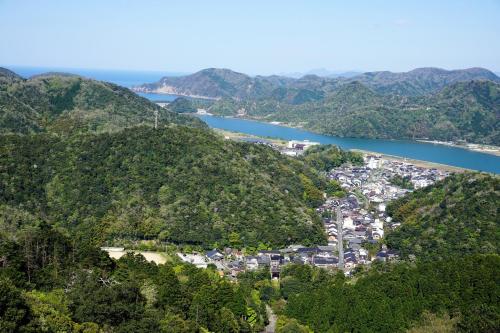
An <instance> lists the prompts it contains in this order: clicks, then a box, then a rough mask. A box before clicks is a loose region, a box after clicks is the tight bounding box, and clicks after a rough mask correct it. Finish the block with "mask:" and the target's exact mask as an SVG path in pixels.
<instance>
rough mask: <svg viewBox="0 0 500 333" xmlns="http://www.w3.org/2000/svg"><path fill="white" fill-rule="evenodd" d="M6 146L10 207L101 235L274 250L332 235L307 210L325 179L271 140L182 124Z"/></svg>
mask: <svg viewBox="0 0 500 333" xmlns="http://www.w3.org/2000/svg"><path fill="white" fill-rule="evenodd" d="M0 147H1V149H0V158H1V160H2V161H3V163H2V170H1V173H0V184H1V187H0V188H1V192H0V202H1V203H3V204H5V205H8V206H10V207H11V208H6V207H4V209H11V210H12V208H15V209H17V210H21V212H22V214H25V213H24V212H28V213H30V214H33V215H35V216H38V217H41V218H44V219H46V220H48V221H50V222H51V223H56V224H58V225H61V226H64V227H66V228H68V229H73V230H80V231H82V232H84V233H89V234H91V235H92V237H94V238H96V239H97V240H98V241H100V242H103V241H106V240H112V239H116V238H128V239H139V238H154V239H161V240H166V241H172V242H176V243H192V244H200V245H203V246H207V247H211V246H213V245H214V244H215V243H218V244H220V245H231V246H243V245H247V246H248V245H252V246H256V245H258V244H259V243H264V244H268V245H272V246H275V247H276V246H283V245H285V244H291V243H296V242H299V243H306V244H307V243H311V244H312V243H321V242H324V240H325V236H324V234H323V230H322V227H321V223H320V222H319V220H318V218H317V216H316V215H315V213H313V212H312V211H310V210H309V208H308V204H309V205H314V204H317V203H319V202H321V192H319V191H318V190H317V188H316V187H320V188H324V187H325V185H324V183H323V181H322V180H321V179H320V178H318V177H317V176H315V174H314V173H313V172H312V170H311V169H309V168H308V167H306V166H305V165H304V164H303V163H302V162H300V161H297V160H293V159H291V158H286V157H284V156H281V155H280V154H279V153H278V152H276V151H274V150H272V149H270V148H267V147H262V146H258V145H252V144H249V143H235V142H231V141H226V140H223V139H222V138H220V137H219V136H217V135H215V134H214V133H212V132H211V131H207V130H204V129H195V128H188V127H181V126H177V127H176V126H170V127H166V128H162V129H159V130H154V129H152V128H147V127H139V128H137V127H136V128H131V129H127V130H126V131H121V132H116V133H112V134H106V133H104V134H100V135H82V136H75V137H71V138H70V139H60V138H58V137H55V136H51V135H45V134H39V135H32V136H14V135H11V136H2V137H0ZM231 235H232V238H231V241H230V236H231ZM231 242H233V243H231Z"/></svg>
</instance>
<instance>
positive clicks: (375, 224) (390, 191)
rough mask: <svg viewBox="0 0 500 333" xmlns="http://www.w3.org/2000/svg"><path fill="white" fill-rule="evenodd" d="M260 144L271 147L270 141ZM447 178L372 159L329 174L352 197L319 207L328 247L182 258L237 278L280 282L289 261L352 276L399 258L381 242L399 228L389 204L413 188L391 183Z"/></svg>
mask: <svg viewBox="0 0 500 333" xmlns="http://www.w3.org/2000/svg"><path fill="white" fill-rule="evenodd" d="M256 143H259V144H266V145H271V142H268V141H262V142H256ZM302 144H303V143H300V142H291V143H290V144H289V147H287V148H284V149H295V150H303V149H306V148H307V145H302ZM312 144H314V143H311V145H312ZM281 149H283V148H281ZM447 175H448V172H446V171H442V170H438V169H433V168H423V167H419V166H416V165H412V164H409V163H405V162H401V161H393V160H387V159H384V158H381V157H379V156H375V155H368V156H365V158H364V165H363V166H345V167H340V168H335V169H333V170H331V171H330V172H329V173H328V178H329V179H332V180H336V181H338V182H339V184H340V186H341V187H342V188H343V189H344V190H345V191H346V192H347V193H348V194H347V196H346V197H344V198H341V199H335V198H328V199H327V200H326V201H325V203H324V204H323V205H322V206H320V207H319V208H317V212H318V214H320V216H322V219H323V225H324V228H325V231H326V234H327V235H328V245H326V246H314V247H304V246H301V245H292V246H289V247H287V248H284V249H279V250H261V251H258V252H257V253H256V254H254V255H244V254H243V253H241V251H237V250H234V249H225V250H224V251H222V252H219V251H218V250H212V251H208V252H206V253H204V254H182V253H179V254H178V256H179V257H180V258H181V259H182V260H183V261H186V262H190V263H192V264H194V265H196V266H198V267H205V268H206V267H207V266H208V265H209V264H213V265H215V266H216V267H217V269H218V270H219V271H220V272H225V273H227V274H229V275H230V276H232V277H236V276H237V275H238V274H239V273H241V272H243V271H246V270H256V269H259V268H262V267H266V268H268V269H269V271H270V274H271V276H272V277H273V278H278V277H279V274H280V271H281V267H282V266H283V265H286V264H289V263H296V264H304V265H313V266H317V267H323V268H331V269H337V268H338V269H342V270H344V272H345V273H346V274H350V273H351V272H352V271H353V269H354V268H356V267H357V266H358V265H369V264H371V263H372V262H373V261H374V260H379V261H388V260H394V259H397V258H398V255H397V253H396V252H395V251H394V250H390V249H387V248H386V247H385V246H380V243H379V240H380V239H382V238H383V237H384V232H385V230H387V229H388V228H396V227H398V226H399V225H398V223H394V222H393V221H392V220H391V217H390V216H388V215H387V213H386V206H387V204H388V202H389V201H391V200H395V199H398V198H400V197H402V196H403V195H405V194H406V193H408V192H409V191H411V190H410V189H403V188H401V187H399V186H398V185H395V184H394V183H393V182H392V179H393V178H394V177H395V176H399V177H401V178H404V179H406V180H408V181H409V182H411V184H412V185H413V187H414V188H420V187H424V186H428V185H431V184H433V183H434V182H436V181H438V180H440V179H443V178H444V177H446V176H447Z"/></svg>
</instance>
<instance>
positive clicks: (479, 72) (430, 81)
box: [353, 67, 500, 96]
mask: <svg viewBox="0 0 500 333" xmlns="http://www.w3.org/2000/svg"><path fill="white" fill-rule="evenodd" d="M353 80H356V81H359V82H361V83H363V84H365V85H367V86H368V87H370V88H372V89H373V90H375V91H376V92H378V93H381V94H396V95H405V96H420V95H425V94H429V93H434V92H437V91H439V90H441V89H443V88H444V87H447V86H449V85H451V84H454V83H457V82H464V81H471V80H489V81H493V82H497V83H500V78H499V77H498V76H496V75H495V73H493V72H491V71H489V70H487V69H484V68H477V67H476V68H467V69H459V70H451V71H447V70H444V69H441V68H432V67H427V68H417V69H414V70H412V71H409V72H402V73H393V72H388V71H383V72H368V73H363V74H361V75H358V76H355V77H354V78H353Z"/></svg>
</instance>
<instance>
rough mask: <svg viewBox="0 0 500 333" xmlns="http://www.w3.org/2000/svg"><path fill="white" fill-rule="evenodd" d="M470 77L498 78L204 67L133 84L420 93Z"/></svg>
mask: <svg viewBox="0 0 500 333" xmlns="http://www.w3.org/2000/svg"><path fill="white" fill-rule="evenodd" d="M470 80H489V81H493V82H499V83H500V78H499V77H498V76H496V75H495V74H494V73H493V72H491V71H489V70H487V69H484V68H468V69H459V70H451V71H447V70H444V69H440V68H417V69H414V70H412V71H409V72H402V73H393V72H389V71H383V72H367V73H363V74H360V75H357V76H354V77H352V78H331V77H320V76H317V75H306V76H304V77H302V78H299V79H294V78H289V77H284V76H277V75H272V76H249V75H246V74H243V73H238V72H235V71H232V70H230V69H224V68H207V69H204V70H201V71H199V72H196V73H194V74H190V75H185V76H178V77H163V78H162V79H161V80H160V81H158V82H154V83H146V84H143V85H141V86H138V87H135V88H134V89H135V90H136V91H143V92H155V93H170V94H180V95H188V96H204V97H209V98H237V99H263V98H270V97H273V98H274V99H280V98H283V95H288V94H294V93H297V92H299V93H300V94H311V95H313V96H315V97H318V98H319V97H321V96H323V95H326V94H328V93H331V92H333V91H335V90H336V89H338V88H339V87H340V86H342V85H344V84H348V83H351V82H355V81H358V82H361V83H363V84H364V85H366V86H367V87H369V88H371V89H373V90H374V91H376V92H378V93H380V94H386V95H394V94H395V95H402V96H422V95H425V94H429V93H435V92H437V91H439V90H441V89H443V88H444V87H446V86H449V85H451V84H454V83H457V82H464V81H470Z"/></svg>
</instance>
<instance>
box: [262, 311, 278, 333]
mask: <svg viewBox="0 0 500 333" xmlns="http://www.w3.org/2000/svg"><path fill="white" fill-rule="evenodd" d="M266 312H267V317H268V318H269V324H267V326H266V328H265V329H264V333H274V331H275V330H276V315H275V314H274V312H273V309H271V307H270V306H269V305H267V304H266Z"/></svg>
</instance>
